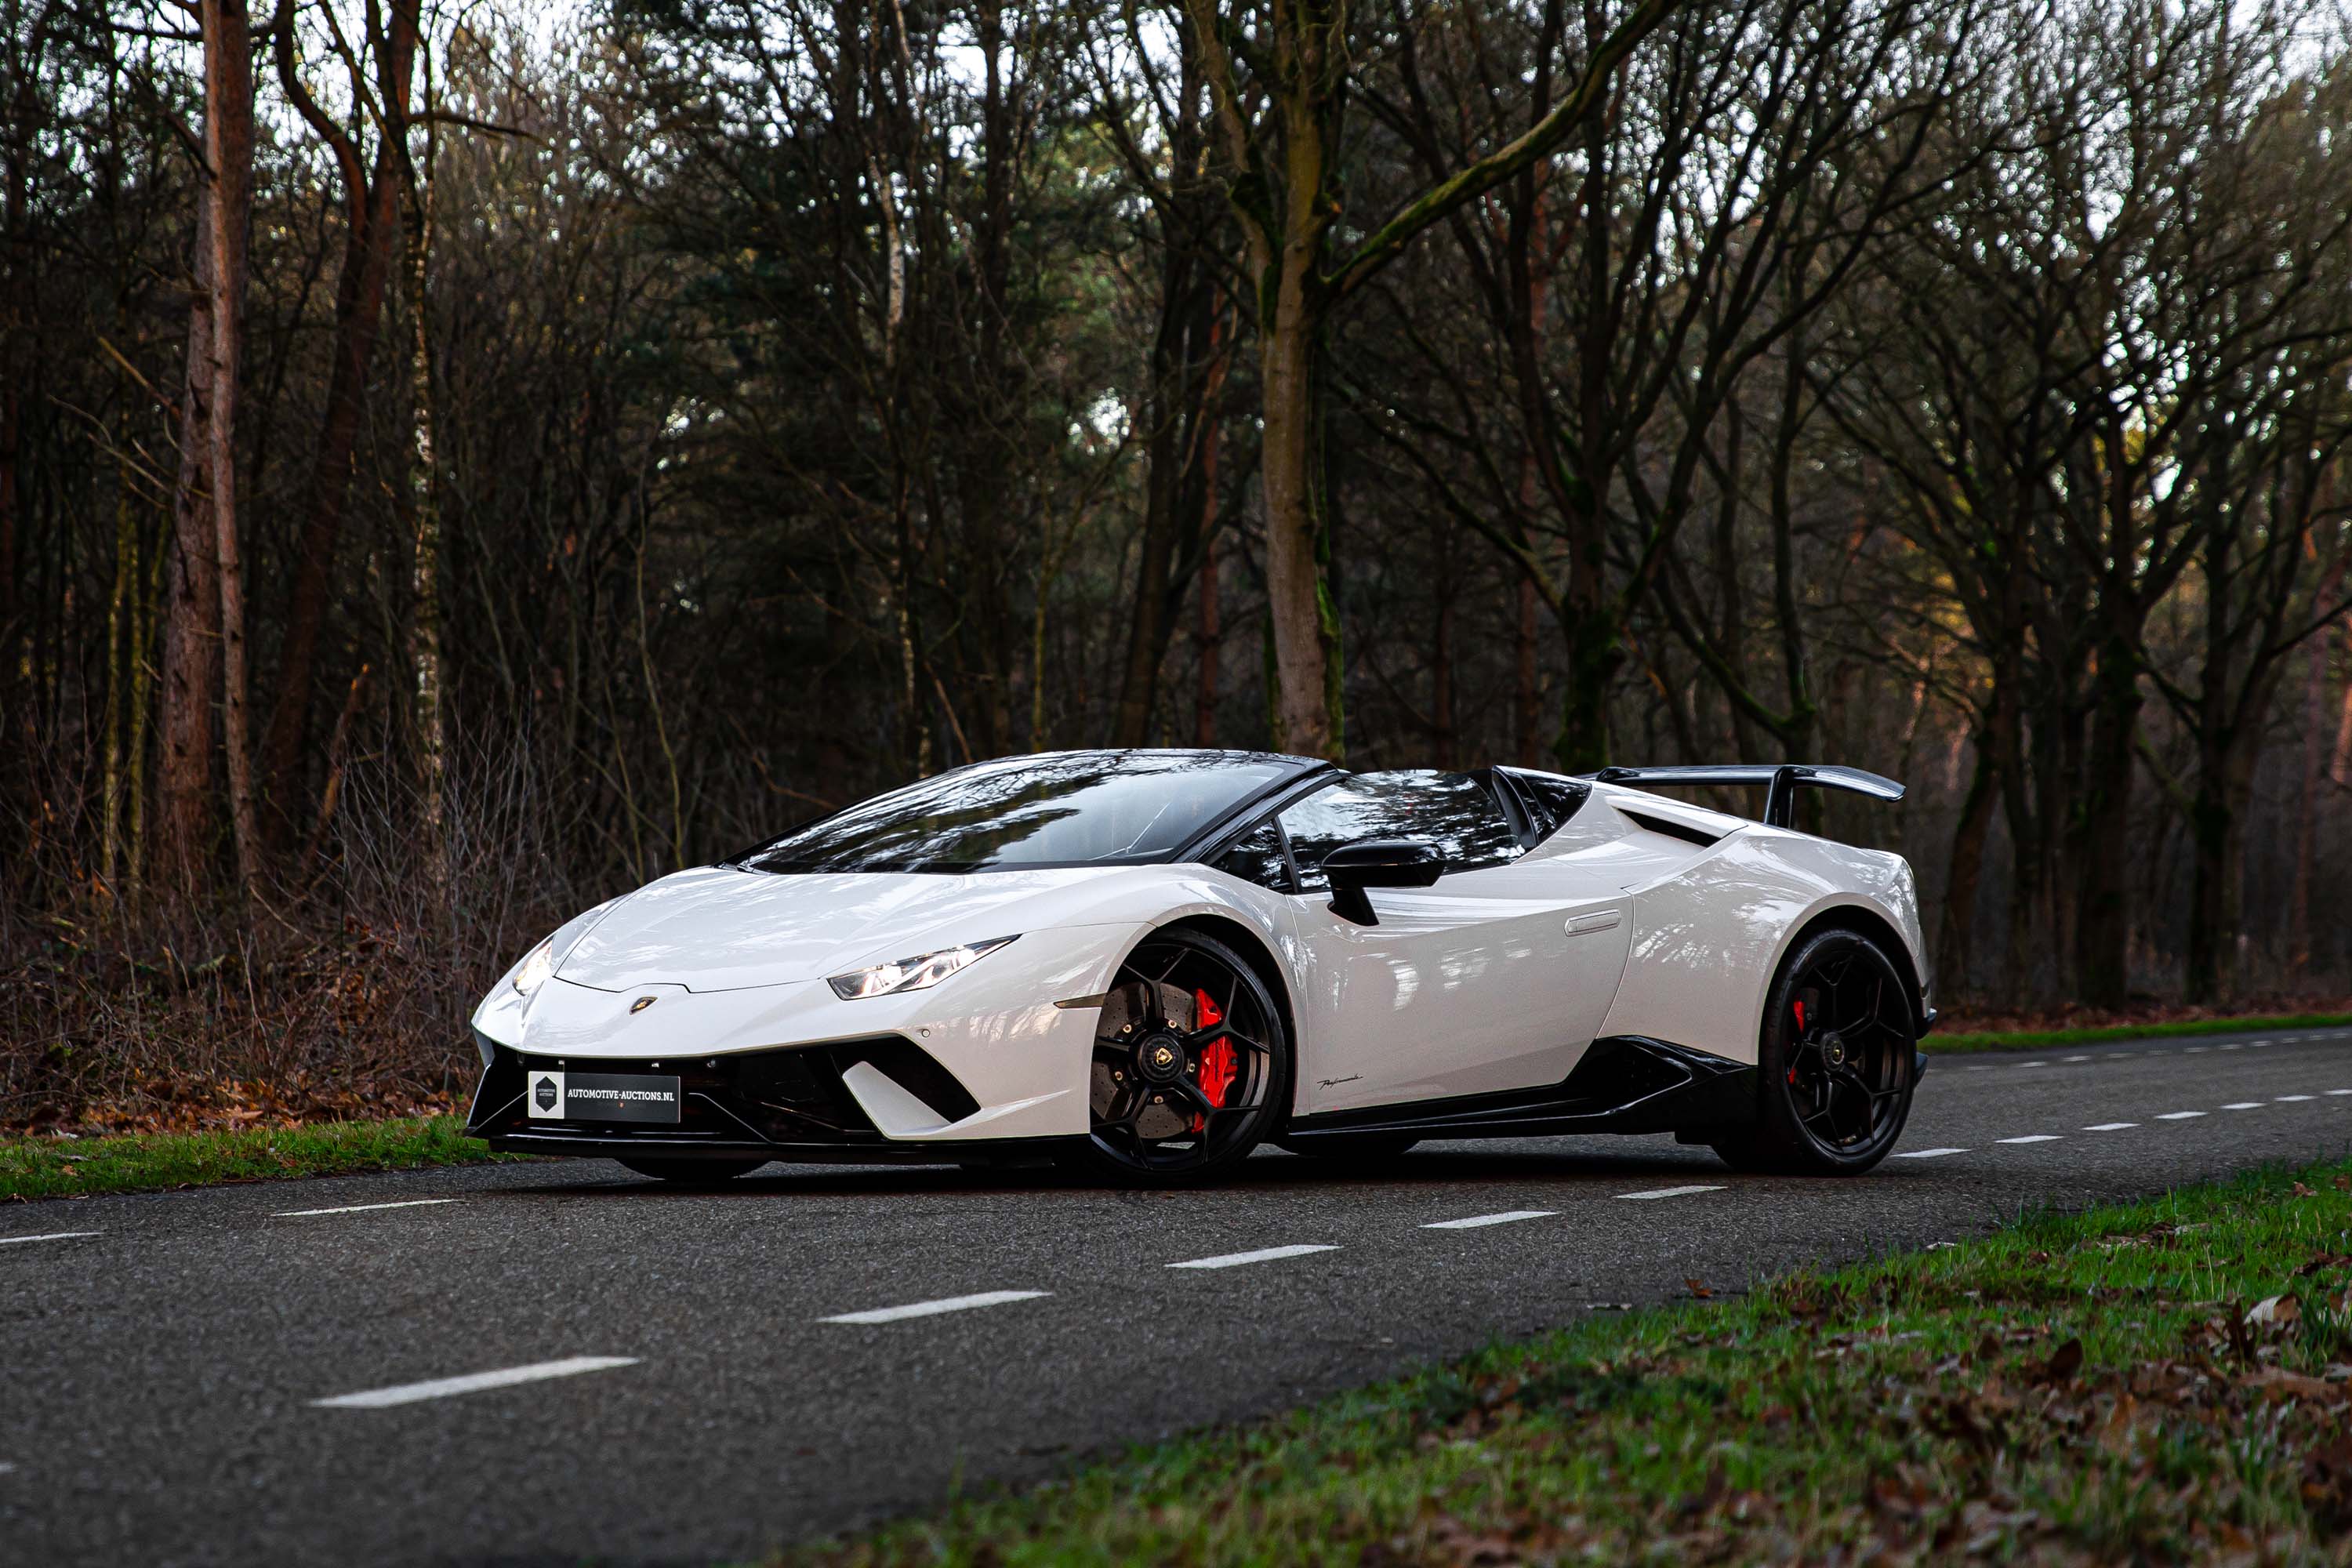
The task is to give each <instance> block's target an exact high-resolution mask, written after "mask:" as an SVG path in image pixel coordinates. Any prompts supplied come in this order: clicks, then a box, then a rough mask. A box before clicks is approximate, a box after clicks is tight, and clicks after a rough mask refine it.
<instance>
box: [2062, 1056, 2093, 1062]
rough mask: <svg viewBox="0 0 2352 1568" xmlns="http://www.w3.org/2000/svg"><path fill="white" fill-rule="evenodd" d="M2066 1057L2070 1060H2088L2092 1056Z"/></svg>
mask: <svg viewBox="0 0 2352 1568" xmlns="http://www.w3.org/2000/svg"><path fill="white" fill-rule="evenodd" d="M2066 1059H2067V1060H2068V1061H2070V1062H2086V1061H2089V1060H2090V1059H2091V1058H2088V1057H2068V1058H2066Z"/></svg>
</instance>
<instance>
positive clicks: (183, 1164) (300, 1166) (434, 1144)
mask: <svg viewBox="0 0 2352 1568" xmlns="http://www.w3.org/2000/svg"><path fill="white" fill-rule="evenodd" d="M464 1126H465V1123H464V1121H462V1120H461V1119H460V1118H457V1117H455V1116H433V1117H425V1118H422V1119H417V1120H407V1121H325V1122H320V1123H317V1124H316V1125H313V1126H308V1127H271V1128H248V1129H245V1130H242V1131H222V1132H164V1133H133V1134H125V1135H123V1136H121V1137H111V1138H76V1139H58V1138H39V1139H24V1140H20V1141H17V1142H0V1202H5V1201H6V1200H8V1199H12V1198H58V1197H72V1196H78V1195H86V1194H93V1193H147V1192H160V1191H163V1190H166V1189H169V1188H173V1187H193V1186H205V1185H209V1184H213V1183H215V1182H250V1181H259V1180H263V1179H267V1178H272V1177H284V1176H340V1175H347V1174H349V1173H352V1172H357V1171H403V1170H413V1169H415V1168H416V1167H419V1166H424V1165H462V1164H470V1163H474V1162H476V1161H480V1160H489V1159H498V1158H512V1157H513V1156H499V1155H493V1154H492V1153H491V1152H490V1150H489V1145H488V1144H487V1143H484V1142H481V1141H480V1140H479V1139H477V1138H467V1137H466V1136H464V1134H463V1131H462V1129H463V1128H464Z"/></svg>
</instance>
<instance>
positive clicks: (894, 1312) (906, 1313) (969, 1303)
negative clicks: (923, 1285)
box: [817, 1290, 1053, 1323]
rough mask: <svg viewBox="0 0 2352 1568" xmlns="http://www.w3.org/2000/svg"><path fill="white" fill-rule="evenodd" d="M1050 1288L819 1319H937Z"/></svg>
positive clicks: (1028, 1296) (1028, 1297)
mask: <svg viewBox="0 0 2352 1568" xmlns="http://www.w3.org/2000/svg"><path fill="white" fill-rule="evenodd" d="M1052 1294H1053V1292H1052V1291H1050V1290H982V1291H981V1292H980V1293H979V1294H978V1295H976V1296H943V1297H941V1298H940V1300H936V1301H909V1302H908V1304H907V1305H905V1306H903V1307H876V1308H873V1309H872V1310H868V1311H864V1312H843V1313H840V1314H839V1315H837V1316H835V1317H831V1318H819V1319H818V1320H817V1321H818V1322H820V1323H895V1322H898V1321H900V1320H901V1319H905V1318H935V1317H937V1316H939V1315H940V1313H941V1312H965V1311H970V1310H971V1309H972V1308H974V1307H1001V1306H1003V1304H1004V1303H1005V1302H1007V1301H1034V1300H1036V1299H1037V1298H1038V1297H1040V1296H1050V1295H1052Z"/></svg>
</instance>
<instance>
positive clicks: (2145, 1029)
mask: <svg viewBox="0 0 2352 1568" xmlns="http://www.w3.org/2000/svg"><path fill="white" fill-rule="evenodd" d="M2347 1024H2352V1013H2295V1014H2289V1015H2285V1016H2269V1017H2259V1018H2183V1019H2180V1020H2179V1021H2177V1022H2174V1023H2168V1024H2104V1025H2101V1026H2097V1027H2095V1028H2084V1029H2012V1030H2008V1031H2005V1032H2000V1033H1991V1034H1973V1035H1946V1034H1941V1033H1937V1034H1930V1035H1928V1036H1927V1037H1925V1038H1924V1039H1922V1040H1921V1041H1920V1042H1919V1045H1920V1048H1921V1049H1923V1050H1925V1051H1927V1052H1928V1053H1929V1054H1931V1055H1935V1054H1939V1053H1944V1052H1957V1051H2031V1050H2039V1049H2042V1047H2048V1046H2089V1045H2096V1044H2098V1043H2099V1042H2100V1041H2102V1040H2151V1039H2158V1038H2162V1037H2168V1036H2173V1035H2247V1034H2259V1033H2261V1032H2262V1031H2263V1030H2264V1029H2333V1028H2339V1027H2341V1026H2344V1025H2347Z"/></svg>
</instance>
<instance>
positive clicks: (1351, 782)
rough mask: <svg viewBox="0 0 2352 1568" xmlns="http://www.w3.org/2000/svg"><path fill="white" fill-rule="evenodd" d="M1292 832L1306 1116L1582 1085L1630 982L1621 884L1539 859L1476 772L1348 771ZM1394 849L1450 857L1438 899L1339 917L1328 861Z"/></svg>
mask: <svg viewBox="0 0 2352 1568" xmlns="http://www.w3.org/2000/svg"><path fill="white" fill-rule="evenodd" d="M1276 820H1277V821H1278V822H1279V823H1280V824H1281V826H1282V830H1283V833H1284V835H1285V836H1286V838H1287V840H1288V845H1289V850H1290V856H1291V858H1292V861H1293V863H1294V864H1295V866H1296V867H1297V875H1298V879H1299V886H1298V889H1297V890H1296V891H1294V892H1293V893H1292V895H1291V898H1290V902H1291V905H1292V917H1293V925H1294V931H1295V933H1296V937H1297V942H1298V944H1299V948H1300V953H1301V959H1302V968H1303V969H1304V971H1305V973H1306V975H1307V984H1305V986H1304V987H1303V992H1304V994H1303V996H1302V998H1301V1000H1300V1005H1299V1010H1300V1013H1301V1015H1302V1016H1301V1017H1300V1019H1299V1033H1300V1036H1301V1040H1300V1049H1299V1069H1298V1087H1297V1101H1296V1103H1297V1110H1298V1111H1299V1112H1300V1113H1301V1114H1302V1115H1303V1114H1311V1113H1314V1112H1318V1111H1328V1110H1355V1109H1358V1108H1360V1107H1365V1106H1374V1105H1387V1104H1396V1103H1400V1102H1403V1101H1410V1100H1443V1099H1451V1098H1454V1097H1455V1096H1459V1095H1470V1094H1486V1093H1493V1092H1496V1091H1499V1090H1507V1089H1532V1088H1537V1087H1540V1086H1544V1085H1549V1084H1556V1083H1558V1082H1559V1081H1560V1080H1561V1079H1564V1078H1566V1077H1567V1076H1568V1072H1569V1069H1570V1068H1571V1067H1573V1066H1574V1065H1575V1063H1576V1059H1577V1058H1578V1057H1579V1056H1580V1055H1581V1054H1582V1052H1583V1048H1584V1047H1585V1046H1587V1045H1588V1044H1590V1043H1591V1039H1592V1036H1593V1032H1594V1031H1595V1030H1596V1029H1598V1028H1599V1027H1600V1025H1601V1019H1602V1018H1603V1017H1604V1016H1607V1014H1608V1010H1609V1004H1610V1001H1611V999H1612V997H1613V996H1614V995H1615V994H1616V989H1617V982H1618V979H1619V977H1620V976H1621V975H1622V973H1623V972H1624V966H1625V950H1626V942H1627V939H1628V935H1629V932H1630V923H1629V922H1628V921H1627V920H1626V918H1625V913H1626V904H1625V900H1624V897H1623V894H1622V890H1620V889H1614V888H1612V887H1608V886H1605V885H1602V884H1598V883H1595V882H1593V880H1592V879H1579V878H1577V877H1575V876H1573V875H1572V874H1570V873H1564V872H1563V869H1562V868H1561V867H1560V866H1559V864H1558V862H1557V861H1556V860H1552V859H1549V858H1546V857H1537V858H1533V859H1528V858H1526V851H1527V848H1528V841H1529V840H1530V839H1531V838H1532V837H1534V835H1533V834H1532V833H1530V832H1528V831H1527V828H1526V825H1525V824H1523V823H1519V822H1515V821H1514V820H1513V819H1512V817H1511V816H1510V815H1508V812H1507V808H1506V806H1505V805H1504V804H1503V802H1502V801H1501V800H1500V799H1499V798H1498V797H1497V795H1496V793H1495V792H1494V789H1493V788H1492V786H1491V784H1489V783H1488V782H1487V781H1486V780H1485V779H1482V778H1479V777H1477V776H1475V775H1471V774H1466V773H1436V772H1428V771H1412V772H1396V773H1360V774H1355V775H1352V776H1343V777H1341V778H1340V779H1339V780H1337V781H1335V782H1334V783H1332V784H1329V785H1328V786H1326V787H1325V788H1323V789H1320V790H1318V791H1317V792H1315V793H1314V794H1312V795H1307V797H1305V798H1304V799H1301V800H1299V801H1297V802H1294V803H1293V804H1292V805H1288V806H1286V807H1285V808H1284V809H1283V810H1282V811H1280V812H1279V813H1277V814H1276ZM1394 837H1410V838H1422V839H1426V840H1428V841H1430V842H1431V843H1433V844H1434V845H1436V846H1437V847H1438V849H1439V850H1440V852H1441V853H1442V854H1443V855H1444V857H1445V861H1446V864H1447V866H1448V868H1449V869H1448V870H1447V871H1446V872H1445V873H1444V875H1443V876H1441V877H1440V878H1439V879H1438V880H1437V881H1436V883H1435V884H1434V885H1433V886H1431V887H1427V888H1376V889H1372V890H1371V902H1372V908H1373V910H1374V912H1375V913H1376V914H1377V915H1378V916H1379V921H1378V923H1377V924H1373V925H1369V926H1367V925H1359V924H1357V923H1356V922H1354V921H1349V920H1345V919H1342V918H1341V917H1340V916H1339V915H1337V914H1334V913H1333V912H1332V911H1331V909H1330V893H1329V884H1328V881H1327V880H1326V879H1324V877H1323V875H1322V872H1321V870H1320V866H1321V862H1322V858H1323V857H1324V856H1325V855H1327V854H1328V853H1329V852H1330V851H1331V850H1333V849H1336V848H1338V847H1339V846H1340V845H1342V844H1348V843H1352V842H1354V841H1356V840H1357V839H1360V838H1394Z"/></svg>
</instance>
